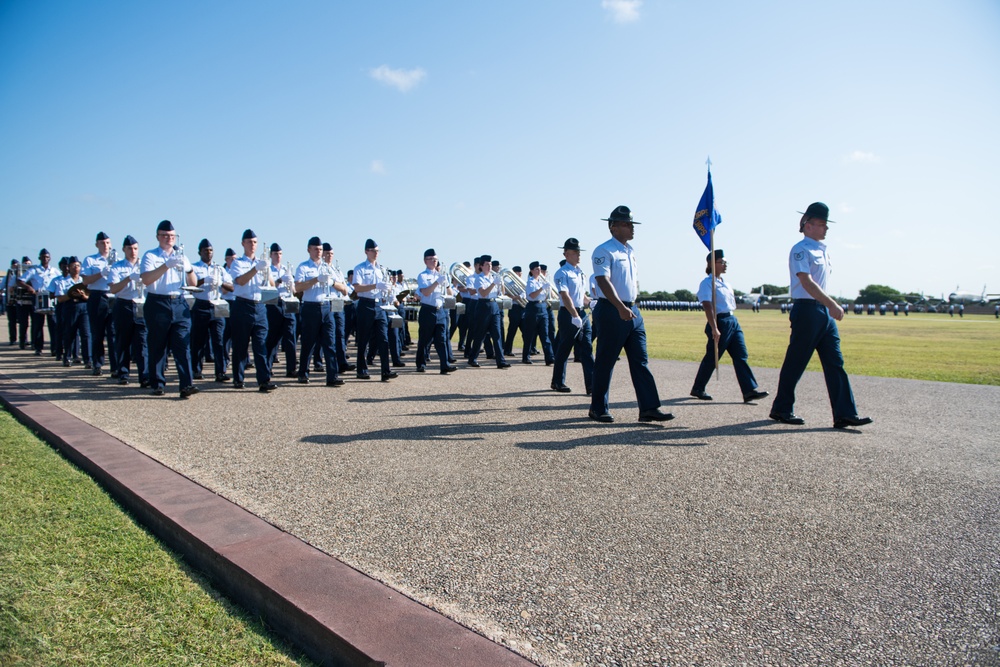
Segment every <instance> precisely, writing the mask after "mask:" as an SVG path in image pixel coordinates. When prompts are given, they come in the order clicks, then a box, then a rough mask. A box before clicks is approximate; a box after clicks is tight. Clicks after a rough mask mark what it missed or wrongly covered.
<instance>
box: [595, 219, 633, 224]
mask: <svg viewBox="0 0 1000 667" xmlns="http://www.w3.org/2000/svg"><path fill="white" fill-rule="evenodd" d="M601 220H603V221H604V222H631V223H632V224H633V225H641V224H642V223H641V222H639V221H638V220H622V219H620V218H601Z"/></svg>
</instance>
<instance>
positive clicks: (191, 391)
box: [181, 384, 199, 398]
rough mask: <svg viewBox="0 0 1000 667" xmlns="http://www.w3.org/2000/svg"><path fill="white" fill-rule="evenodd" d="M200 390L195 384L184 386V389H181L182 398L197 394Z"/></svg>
mask: <svg viewBox="0 0 1000 667" xmlns="http://www.w3.org/2000/svg"><path fill="white" fill-rule="evenodd" d="M198 391H199V390H198V387H196V386H194V385H193V384H192V385H188V386H187V387H184V388H183V389H181V398H187V397H188V396H194V395H195V394H197V393H198Z"/></svg>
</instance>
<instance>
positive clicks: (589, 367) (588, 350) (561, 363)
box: [552, 307, 594, 391]
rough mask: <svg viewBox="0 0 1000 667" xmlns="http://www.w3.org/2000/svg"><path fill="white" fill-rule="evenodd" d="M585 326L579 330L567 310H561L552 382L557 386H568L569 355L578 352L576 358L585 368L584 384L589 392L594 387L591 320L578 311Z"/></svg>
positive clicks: (585, 314) (581, 311) (584, 313)
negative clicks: (567, 365) (573, 351)
mask: <svg viewBox="0 0 1000 667" xmlns="http://www.w3.org/2000/svg"><path fill="white" fill-rule="evenodd" d="M577 312H578V313H579V314H580V319H582V320H583V326H582V327H581V328H579V329H577V328H576V327H575V326H573V318H572V316H571V315H570V314H569V311H568V310H566V309H565V308H562V307H560V308H559V333H558V334H556V359H555V361H556V363H555V365H554V366H553V368H552V381H553V382H554V383H556V384H566V364H567V363H568V362H569V353H570V351H571V350H574V349H575V350H576V356H577V357H578V358H579V359H580V364H581V365H582V366H583V384H584V386H585V387H586V389H587V391H591V389H592V388H593V385H594V350H593V343H592V339H591V331H590V318H589V317H587V313H586V312H584V311H583V310H578V311H577Z"/></svg>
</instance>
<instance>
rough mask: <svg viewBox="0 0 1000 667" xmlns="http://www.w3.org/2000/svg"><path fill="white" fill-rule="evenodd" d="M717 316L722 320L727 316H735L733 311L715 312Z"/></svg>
mask: <svg viewBox="0 0 1000 667" xmlns="http://www.w3.org/2000/svg"><path fill="white" fill-rule="evenodd" d="M715 316H716V317H717V318H718V319H720V320H723V319H725V318H727V317H732V316H733V314H732V313H716V314H715Z"/></svg>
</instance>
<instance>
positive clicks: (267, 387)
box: [257, 382, 278, 394]
mask: <svg viewBox="0 0 1000 667" xmlns="http://www.w3.org/2000/svg"><path fill="white" fill-rule="evenodd" d="M277 388H278V385H276V384H274V383H273V382H265V383H264V384H262V385H260V386H259V387H257V391H259V392H260V393H262V394H266V393H267V392H269V391H274V390H275V389H277Z"/></svg>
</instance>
